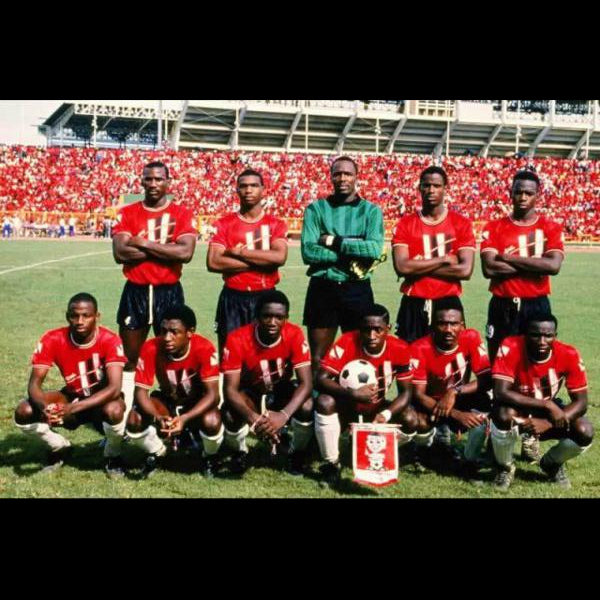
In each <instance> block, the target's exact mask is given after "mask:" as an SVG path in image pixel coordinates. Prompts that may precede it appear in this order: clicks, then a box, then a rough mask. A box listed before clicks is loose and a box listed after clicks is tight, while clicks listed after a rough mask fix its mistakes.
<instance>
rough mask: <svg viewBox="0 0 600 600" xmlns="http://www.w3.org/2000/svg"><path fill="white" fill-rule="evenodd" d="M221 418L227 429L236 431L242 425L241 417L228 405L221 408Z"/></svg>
mask: <svg viewBox="0 0 600 600" xmlns="http://www.w3.org/2000/svg"><path fill="white" fill-rule="evenodd" d="M221 419H222V421H223V424H224V425H225V428H226V429H227V430H228V431H238V430H239V429H241V428H242V426H243V422H242V419H241V418H240V417H238V416H237V414H235V413H234V412H233V411H232V410H231V408H230V407H228V406H223V407H222V408H221Z"/></svg>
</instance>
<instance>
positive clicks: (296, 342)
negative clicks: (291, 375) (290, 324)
mask: <svg viewBox="0 0 600 600" xmlns="http://www.w3.org/2000/svg"><path fill="white" fill-rule="evenodd" d="M292 365H294V368H295V369H297V368H298V367H304V366H306V365H310V348H309V346H308V342H307V341H306V339H305V338H304V334H303V333H302V330H301V329H298V330H297V331H296V332H295V334H294V338H293V342H292Z"/></svg>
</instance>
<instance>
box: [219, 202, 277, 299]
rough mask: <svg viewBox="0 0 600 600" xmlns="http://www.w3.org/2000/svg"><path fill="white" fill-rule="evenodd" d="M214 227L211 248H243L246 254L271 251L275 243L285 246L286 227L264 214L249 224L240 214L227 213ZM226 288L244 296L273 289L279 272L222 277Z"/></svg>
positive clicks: (255, 272) (256, 272) (247, 273)
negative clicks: (242, 293)
mask: <svg viewBox="0 0 600 600" xmlns="http://www.w3.org/2000/svg"><path fill="white" fill-rule="evenodd" d="M214 226H215V227H216V229H217V232H216V233H215V235H214V236H213V237H212V238H211V240H210V245H211V246H212V245H215V246H223V247H224V248H233V247H235V246H237V245H238V244H243V245H244V246H245V247H246V248H248V249H249V250H270V249H271V247H272V244H273V242H274V241H275V240H285V241H286V242H287V224H286V222H285V221H283V220H282V219H278V218H277V217H274V216H272V215H268V214H266V213H264V214H263V216H262V217H261V218H260V219H258V220H256V221H248V220H247V219H245V218H243V217H242V216H241V215H240V213H237V212H236V213H230V214H228V215H226V216H224V217H222V218H221V219H219V220H218V221H217V222H216V223H215V224H214ZM223 279H224V281H225V287H228V288H231V289H232V290H239V291H243V292H255V291H258V290H270V289H273V288H274V287H275V286H276V285H277V283H279V270H278V269H275V270H273V271H270V272H269V273H265V272H262V271H254V270H252V269H251V270H249V271H244V272H242V273H223Z"/></svg>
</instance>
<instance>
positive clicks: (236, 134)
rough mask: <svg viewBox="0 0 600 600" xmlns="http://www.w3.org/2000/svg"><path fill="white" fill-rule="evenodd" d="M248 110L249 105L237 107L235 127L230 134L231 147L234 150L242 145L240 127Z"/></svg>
mask: <svg viewBox="0 0 600 600" xmlns="http://www.w3.org/2000/svg"><path fill="white" fill-rule="evenodd" d="M247 111H248V106H247V105H244V106H242V108H241V109H240V108H237V109H236V111H235V125H234V129H233V131H232V132H231V135H230V136H229V147H230V148H231V149H232V150H237V148H238V146H239V145H240V127H241V126H242V123H243V122H244V117H245V116H246V112H247Z"/></svg>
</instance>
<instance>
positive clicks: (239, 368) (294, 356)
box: [221, 321, 310, 394]
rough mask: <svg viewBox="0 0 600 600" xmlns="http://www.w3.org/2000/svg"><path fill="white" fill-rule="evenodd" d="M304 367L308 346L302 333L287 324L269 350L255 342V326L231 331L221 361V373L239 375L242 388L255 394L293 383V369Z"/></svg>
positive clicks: (306, 363) (245, 326)
mask: <svg viewBox="0 0 600 600" xmlns="http://www.w3.org/2000/svg"><path fill="white" fill-rule="evenodd" d="M304 366H310V350H309V346H308V343H307V342H306V339H305V338H304V333H302V329H301V328H300V327H298V325H294V324H293V323H290V322H288V321H286V323H285V324H284V325H283V327H282V328H281V335H280V337H279V339H278V340H277V341H276V342H275V343H273V344H271V345H270V346H267V345H265V344H263V343H262V342H261V341H260V340H259V339H258V332H257V325H256V323H249V324H248V325H244V326H243V327H240V328H239V329H236V330H235V331H232V332H231V333H230V334H229V335H228V336H227V341H226V343H225V348H224V349H223V359H222V361H221V371H222V372H223V373H225V374H227V373H232V372H241V376H240V383H241V388H242V389H251V390H252V391H254V392H255V393H257V394H265V393H269V392H272V391H273V389H274V387H275V386H276V385H278V384H279V383H281V382H284V381H290V380H291V379H292V377H293V374H294V369H297V368H299V367H304Z"/></svg>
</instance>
